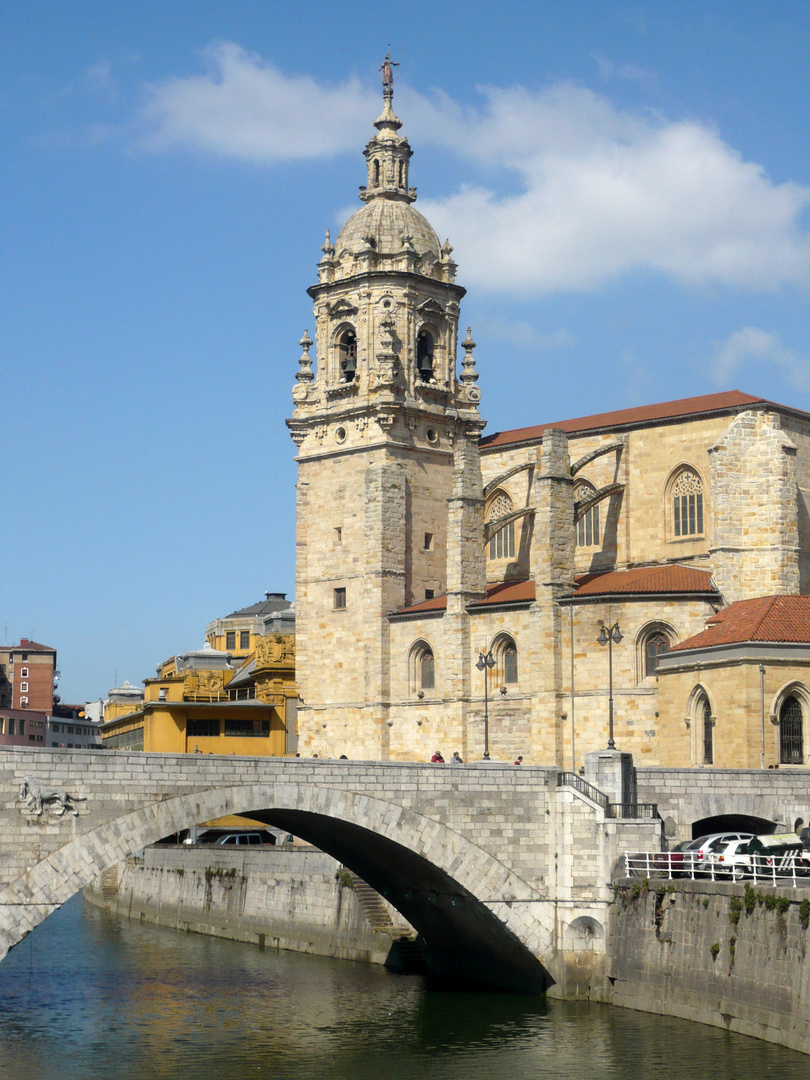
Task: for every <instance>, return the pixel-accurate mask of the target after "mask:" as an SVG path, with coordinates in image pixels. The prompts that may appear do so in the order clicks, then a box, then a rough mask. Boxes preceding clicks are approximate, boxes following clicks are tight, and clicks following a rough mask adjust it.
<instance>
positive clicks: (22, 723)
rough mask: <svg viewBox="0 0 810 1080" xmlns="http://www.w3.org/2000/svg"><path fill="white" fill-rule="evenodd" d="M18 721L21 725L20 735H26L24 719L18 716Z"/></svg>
mask: <svg viewBox="0 0 810 1080" xmlns="http://www.w3.org/2000/svg"><path fill="white" fill-rule="evenodd" d="M17 723H18V725H19V732H20V735H24V734H25V721H24V720H20V719H19V718H18V720H17Z"/></svg>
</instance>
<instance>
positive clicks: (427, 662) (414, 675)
mask: <svg viewBox="0 0 810 1080" xmlns="http://www.w3.org/2000/svg"><path fill="white" fill-rule="evenodd" d="M435 686H436V661H435V659H434V657H433V649H431V647H430V645H428V643H427V642H426V641H417V642H416V644H415V645H414V646H413V647H412V648H411V691H412V692H416V693H419V694H423V693H424V691H425V690H433V688H434V687H435Z"/></svg>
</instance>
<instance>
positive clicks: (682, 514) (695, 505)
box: [671, 469, 703, 537]
mask: <svg viewBox="0 0 810 1080" xmlns="http://www.w3.org/2000/svg"><path fill="white" fill-rule="evenodd" d="M671 498H672V535H673V536H674V537H681V536H701V535H702V534H703V484H702V482H701V479H700V477H699V476H698V474H697V473H696V472H695V471H694V469H684V470H683V471H682V472H681V473H680V474H679V475H678V476H677V478H676V479H675V482H674V484H673V485H672V488H671Z"/></svg>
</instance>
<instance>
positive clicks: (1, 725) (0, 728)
mask: <svg viewBox="0 0 810 1080" xmlns="http://www.w3.org/2000/svg"><path fill="white" fill-rule="evenodd" d="M5 724H6V721H5V719H4V718H3V717H2V716H0V735H5V733H6V731H5Z"/></svg>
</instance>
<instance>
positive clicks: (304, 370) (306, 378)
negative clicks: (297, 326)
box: [295, 233, 329, 382]
mask: <svg viewBox="0 0 810 1080" xmlns="http://www.w3.org/2000/svg"><path fill="white" fill-rule="evenodd" d="M328 235H329V234H328V233H327V236H328ZM298 344H299V345H300V346H301V348H302V349H303V352H302V353H301V359H300V360H299V361H298V364H299V368H298V371H297V372H296V373H295V377H296V379H297V380H298V382H312V380H313V379H314V378H315V374H314V372H313V370H312V357H311V356H310V355H309V350H310V349H311V348H312V338H311V337H310V336H309V331H308V330H305V331H304V336H303V337H302V338H301V340H300V341H299V342H298Z"/></svg>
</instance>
